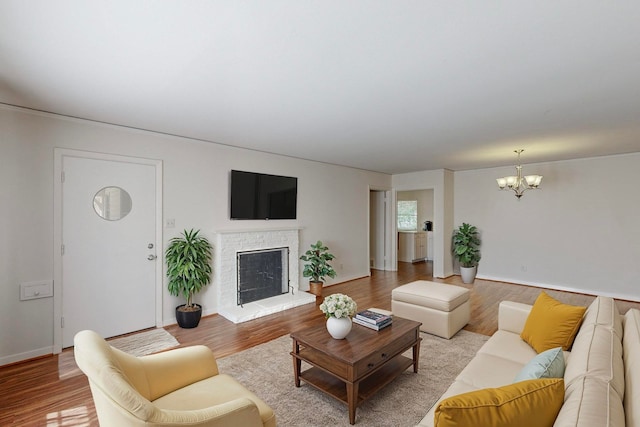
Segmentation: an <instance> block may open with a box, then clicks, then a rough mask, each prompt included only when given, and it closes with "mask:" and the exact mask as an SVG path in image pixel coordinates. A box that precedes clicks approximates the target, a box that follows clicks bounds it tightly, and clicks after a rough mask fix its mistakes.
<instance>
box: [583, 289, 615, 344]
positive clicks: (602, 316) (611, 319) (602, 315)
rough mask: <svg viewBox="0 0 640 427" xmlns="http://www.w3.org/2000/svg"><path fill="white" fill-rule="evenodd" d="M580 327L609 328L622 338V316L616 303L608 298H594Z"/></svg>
mask: <svg viewBox="0 0 640 427" xmlns="http://www.w3.org/2000/svg"><path fill="white" fill-rule="evenodd" d="M582 325H601V326H604V327H607V328H611V329H613V330H614V331H615V332H616V333H617V334H618V336H619V337H620V338H622V316H620V311H619V310H618V307H617V306H616V301H615V300H614V299H613V298H610V297H603V296H599V297H596V299H595V300H593V302H592V303H591V304H590V305H589V307H588V308H587V311H586V312H585V314H584V319H583V321H582Z"/></svg>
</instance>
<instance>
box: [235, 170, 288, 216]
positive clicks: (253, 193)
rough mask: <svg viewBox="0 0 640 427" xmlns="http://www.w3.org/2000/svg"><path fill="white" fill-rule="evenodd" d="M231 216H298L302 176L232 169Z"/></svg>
mask: <svg viewBox="0 0 640 427" xmlns="http://www.w3.org/2000/svg"><path fill="white" fill-rule="evenodd" d="M230 181H231V192H230V193H231V219H296V206H297V199H298V178H293V177H290V176H280V175H268V174H264V173H255V172H244V171H238V170H232V171H231V177H230Z"/></svg>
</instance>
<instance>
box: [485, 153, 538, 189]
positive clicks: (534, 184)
mask: <svg viewBox="0 0 640 427" xmlns="http://www.w3.org/2000/svg"><path fill="white" fill-rule="evenodd" d="M523 151H524V150H523V149H519V150H514V151H513V152H514V153H516V154H517V155H518V164H517V165H516V175H511V176H505V177H502V178H497V179H496V181H498V187H500V190H513V191H514V192H515V193H516V197H517V198H518V200H520V197H522V195H523V194H524V192H525V191H527V190H536V189H538V186H539V185H540V182H541V181H542V175H525V176H524V177H523V176H522V165H521V164H520V153H522V152H523Z"/></svg>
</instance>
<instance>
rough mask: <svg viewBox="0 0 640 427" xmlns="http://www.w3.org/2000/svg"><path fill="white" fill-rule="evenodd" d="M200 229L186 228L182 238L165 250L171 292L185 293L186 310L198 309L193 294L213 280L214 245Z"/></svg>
mask: <svg viewBox="0 0 640 427" xmlns="http://www.w3.org/2000/svg"><path fill="white" fill-rule="evenodd" d="M199 233H200V230H197V231H194V230H193V229H191V230H190V231H187V230H184V232H183V233H182V237H174V238H173V239H171V240H170V241H169V247H167V250H166V252H165V259H166V262H167V277H168V278H169V285H168V288H169V293H170V294H171V295H173V296H180V295H182V296H183V297H184V298H185V299H186V300H187V303H186V305H185V310H194V309H196V306H195V304H193V301H192V299H193V294H195V293H198V292H200V290H201V289H202V288H203V287H205V286H206V285H208V284H209V283H211V270H212V269H211V251H212V250H213V248H212V246H211V244H210V243H209V241H208V240H207V239H206V238H205V237H201V236H199V235H198V234H199Z"/></svg>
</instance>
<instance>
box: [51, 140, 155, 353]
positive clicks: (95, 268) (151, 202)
mask: <svg viewBox="0 0 640 427" xmlns="http://www.w3.org/2000/svg"><path fill="white" fill-rule="evenodd" d="M55 157H56V162H55V165H56V178H57V179H56V188H55V189H54V193H55V200H54V205H55V213H54V220H55V224H54V228H55V236H54V242H55V245H56V246H55V248H54V250H55V252H54V254H55V271H54V275H55V288H56V289H55V292H54V316H55V319H54V325H55V328H54V352H59V351H61V350H62V348H66V347H69V346H72V345H73V337H74V336H75V334H76V333H77V332H78V331H80V330H83V329H92V330H95V331H96V332H98V333H99V334H100V335H102V336H103V337H105V338H106V337H111V336H116V335H121V334H125V333H129V332H133V331H137V330H140V329H145V328H149V327H153V326H159V325H161V323H162V319H161V317H162V314H161V313H162V259H163V258H162V248H161V247H160V248H158V245H159V244H160V245H161V242H162V228H161V224H162V217H161V212H162V211H161V206H162V204H161V194H162V193H161V188H162V182H161V178H162V174H161V172H162V171H161V168H162V165H161V162H160V161H156V160H148V159H140V158H129V157H124V156H112V155H103V154H98V153H86V152H79V151H75V150H62V149H59V150H56V153H55Z"/></svg>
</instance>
